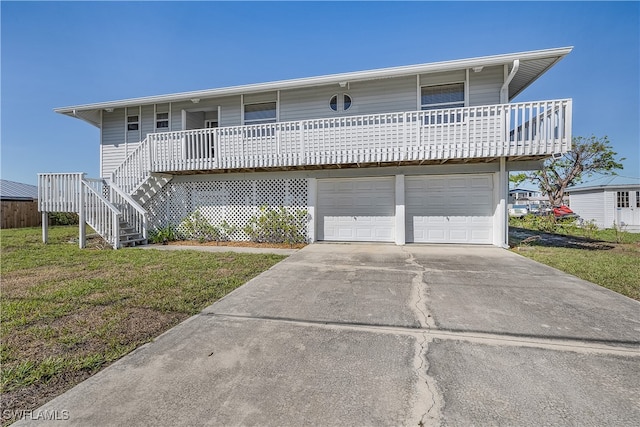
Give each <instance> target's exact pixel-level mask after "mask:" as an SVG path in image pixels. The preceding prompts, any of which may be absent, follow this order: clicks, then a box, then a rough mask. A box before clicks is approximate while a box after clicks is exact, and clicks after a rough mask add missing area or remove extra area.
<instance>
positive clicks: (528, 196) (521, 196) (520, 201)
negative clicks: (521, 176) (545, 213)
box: [509, 188, 542, 205]
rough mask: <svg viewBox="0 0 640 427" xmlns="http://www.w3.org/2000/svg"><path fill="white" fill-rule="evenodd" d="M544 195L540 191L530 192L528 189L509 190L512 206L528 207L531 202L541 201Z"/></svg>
mask: <svg viewBox="0 0 640 427" xmlns="http://www.w3.org/2000/svg"><path fill="white" fill-rule="evenodd" d="M541 198H542V193H541V192H540V191H538V190H529V189H526V188H513V189H511V190H509V204H510V205H526V204H529V203H528V202H531V201H538V200H541Z"/></svg>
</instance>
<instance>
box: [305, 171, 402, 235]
mask: <svg viewBox="0 0 640 427" xmlns="http://www.w3.org/2000/svg"><path fill="white" fill-rule="evenodd" d="M394 190H395V182H394V178H393V177H384V178H344V179H327V180H318V239H319V240H329V241H385V242H388V241H393V240H394V230H395V193H394Z"/></svg>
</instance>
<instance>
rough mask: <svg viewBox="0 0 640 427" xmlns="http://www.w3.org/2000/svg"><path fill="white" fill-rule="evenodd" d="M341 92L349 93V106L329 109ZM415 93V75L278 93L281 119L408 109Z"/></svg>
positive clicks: (413, 108)
mask: <svg viewBox="0 0 640 427" xmlns="http://www.w3.org/2000/svg"><path fill="white" fill-rule="evenodd" d="M343 93H346V94H348V95H350V96H351V100H352V106H351V108H350V109H349V110H347V111H339V112H336V111H333V110H331V108H329V100H330V99H331V97H332V96H333V95H339V94H343ZM416 96H417V93H416V79H415V77H406V78H397V79H384V80H371V81H367V82H354V83H350V84H349V86H348V87H344V88H342V87H340V86H339V85H331V86H320V87H314V88H304V89H294V90H287V91H282V92H281V93H280V121H292V120H305V119H313V118H324V117H333V116H341V115H359V114H378V113H384V112H395V111H411V110H415V108H416V105H417V100H416Z"/></svg>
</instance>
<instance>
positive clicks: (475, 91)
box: [101, 67, 503, 176]
mask: <svg viewBox="0 0 640 427" xmlns="http://www.w3.org/2000/svg"><path fill="white" fill-rule="evenodd" d="M466 79H467V73H466V71H465V70H458V71H454V72H446V73H445V72H443V73H431V74H422V75H420V76H419V79H418V77H417V76H406V77H398V78H388V79H378V80H370V81H362V82H350V83H348V84H347V86H346V87H344V88H343V87H341V86H339V85H325V86H318V87H312V88H302V89H292V90H283V91H281V92H280V96H279V100H280V102H279V106H278V108H279V113H278V114H279V120H280V121H295V120H306V119H314V118H326V117H339V116H348V115H362V114H380V113H385V112H397V111H414V110H416V109H418V108H419V102H420V99H419V95H418V93H419V89H418V87H417V84H418V80H419V83H420V86H429V85H438V84H446V83H452V82H464V81H466ZM502 80H503V67H486V68H485V69H483V70H482V71H481V72H480V73H475V72H473V71H470V72H469V81H468V86H469V87H468V88H467V92H468V99H467V103H468V104H469V105H471V106H475V105H485V104H496V103H498V102H499V101H500V87H501V85H502ZM342 94H348V95H349V96H350V97H351V99H352V105H351V108H349V110H347V111H333V110H331V109H330V108H329V100H330V98H331V97H332V96H334V95H339V96H340V95H342ZM242 98H244V99H242ZM277 99H278V93H277V92H276V91H269V92H263V93H251V94H246V95H244V96H243V97H241V96H239V95H238V96H228V97H221V98H212V99H200V101H199V102H198V103H194V102H191V101H190V100H188V101H181V102H173V103H164V104H157V105H155V108H154V105H144V106H142V107H141V108H140V109H138V107H129V108H128V112H129V113H130V114H132V113H133V114H139V116H140V118H139V119H140V129H139V131H127V130H126V111H125V109H116V110H114V111H113V112H112V113H107V112H105V113H104V119H103V132H102V135H103V136H102V142H101V154H102V165H101V168H102V169H101V170H102V173H103V175H105V176H106V175H108V174H110V173H111V172H112V171H113V170H114V169H115V168H116V167H117V166H118V165H119V164H120V163H121V162H122V161H123V160H124V159H125V157H126V156H127V155H128V153H131V152H132V151H133V150H134V149H135V147H136V146H137V143H138V142H139V141H140V140H144V138H146V136H147V134H149V133H153V132H157V130H156V129H155V124H156V117H155V113H159V112H168V113H169V129H166V130H163V131H180V130H184V129H183V123H182V112H183V110H186V111H188V112H190V113H189V114H187V123H186V129H197V128H200V127H202V123H203V120H204V116H203V115H202V112H203V111H209V112H210V111H217V109H218V107H220V111H221V112H220V117H219V126H239V125H241V124H242V102H243V101H244V103H245V104H249V103H256V102H270V101H276V100H277ZM198 112H200V113H198ZM125 142H126V143H125Z"/></svg>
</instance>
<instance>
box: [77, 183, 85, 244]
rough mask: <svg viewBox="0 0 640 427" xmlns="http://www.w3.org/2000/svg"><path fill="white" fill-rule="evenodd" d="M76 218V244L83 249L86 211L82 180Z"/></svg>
mask: <svg viewBox="0 0 640 427" xmlns="http://www.w3.org/2000/svg"><path fill="white" fill-rule="evenodd" d="M78 211H79V212H78V219H79V221H78V222H79V224H78V227H79V235H80V236H79V237H78V245H79V246H80V249H84V248H85V246H86V245H87V226H86V224H85V221H86V218H85V215H86V212H85V194H84V182H82V181H80V206H78Z"/></svg>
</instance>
